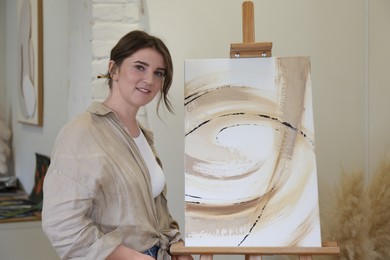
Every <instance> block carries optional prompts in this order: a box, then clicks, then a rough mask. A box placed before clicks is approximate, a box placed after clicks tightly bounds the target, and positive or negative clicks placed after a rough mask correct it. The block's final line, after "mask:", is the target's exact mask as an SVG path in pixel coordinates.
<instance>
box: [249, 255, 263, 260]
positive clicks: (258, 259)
mask: <svg viewBox="0 0 390 260" xmlns="http://www.w3.org/2000/svg"><path fill="white" fill-rule="evenodd" d="M245 260H261V255H245Z"/></svg>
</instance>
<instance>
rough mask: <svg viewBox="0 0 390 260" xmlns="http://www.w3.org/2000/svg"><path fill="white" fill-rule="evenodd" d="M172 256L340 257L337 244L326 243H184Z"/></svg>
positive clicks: (302, 259) (174, 247)
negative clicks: (311, 244) (302, 245)
mask: <svg viewBox="0 0 390 260" xmlns="http://www.w3.org/2000/svg"><path fill="white" fill-rule="evenodd" d="M170 253H171V255H200V257H199V259H200V260H212V259H213V256H214V255H244V256H245V260H261V258H262V256H265V255H296V256H298V257H299V259H300V260H311V259H312V256H313V255H338V254H340V248H339V247H338V246H337V243H336V242H324V243H322V247H186V246H184V243H183V242H179V243H176V244H173V245H172V246H171V249H170Z"/></svg>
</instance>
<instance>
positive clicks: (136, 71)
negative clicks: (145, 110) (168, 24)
mask: <svg viewBox="0 0 390 260" xmlns="http://www.w3.org/2000/svg"><path fill="white" fill-rule="evenodd" d="M111 66H114V63H113V61H111V62H110V67H111ZM164 76H165V62H164V59H163V57H162V55H161V54H160V53H159V52H157V51H156V50H155V49H152V48H146V49H141V50H139V51H137V52H135V53H134V54H133V55H131V56H129V57H127V58H126V59H125V60H124V61H123V62H122V64H121V65H120V67H119V68H116V70H115V71H114V73H113V74H112V79H113V81H112V82H113V83H112V97H113V98H115V101H116V102H121V104H126V105H128V106H131V107H134V108H137V109H138V108H139V107H141V106H144V105H146V104H148V103H149V102H150V101H152V100H153V98H154V97H155V96H156V95H157V93H158V92H159V91H160V89H161V87H162V84H163V82H164Z"/></svg>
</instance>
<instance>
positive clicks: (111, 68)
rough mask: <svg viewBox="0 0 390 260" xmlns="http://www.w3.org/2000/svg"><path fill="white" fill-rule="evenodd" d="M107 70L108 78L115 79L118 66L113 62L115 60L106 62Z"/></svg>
mask: <svg viewBox="0 0 390 260" xmlns="http://www.w3.org/2000/svg"><path fill="white" fill-rule="evenodd" d="M108 71H109V73H110V78H111V79H113V80H117V77H118V67H117V66H116V64H115V61H113V60H110V62H109V63H108Z"/></svg>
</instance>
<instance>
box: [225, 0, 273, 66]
mask: <svg viewBox="0 0 390 260" xmlns="http://www.w3.org/2000/svg"><path fill="white" fill-rule="evenodd" d="M242 33H243V35H242V38H243V43H232V44H231V45H230V58H258V57H271V56H272V53H271V50H272V42H255V26H254V4H253V2H252V1H244V2H243V3H242Z"/></svg>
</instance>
